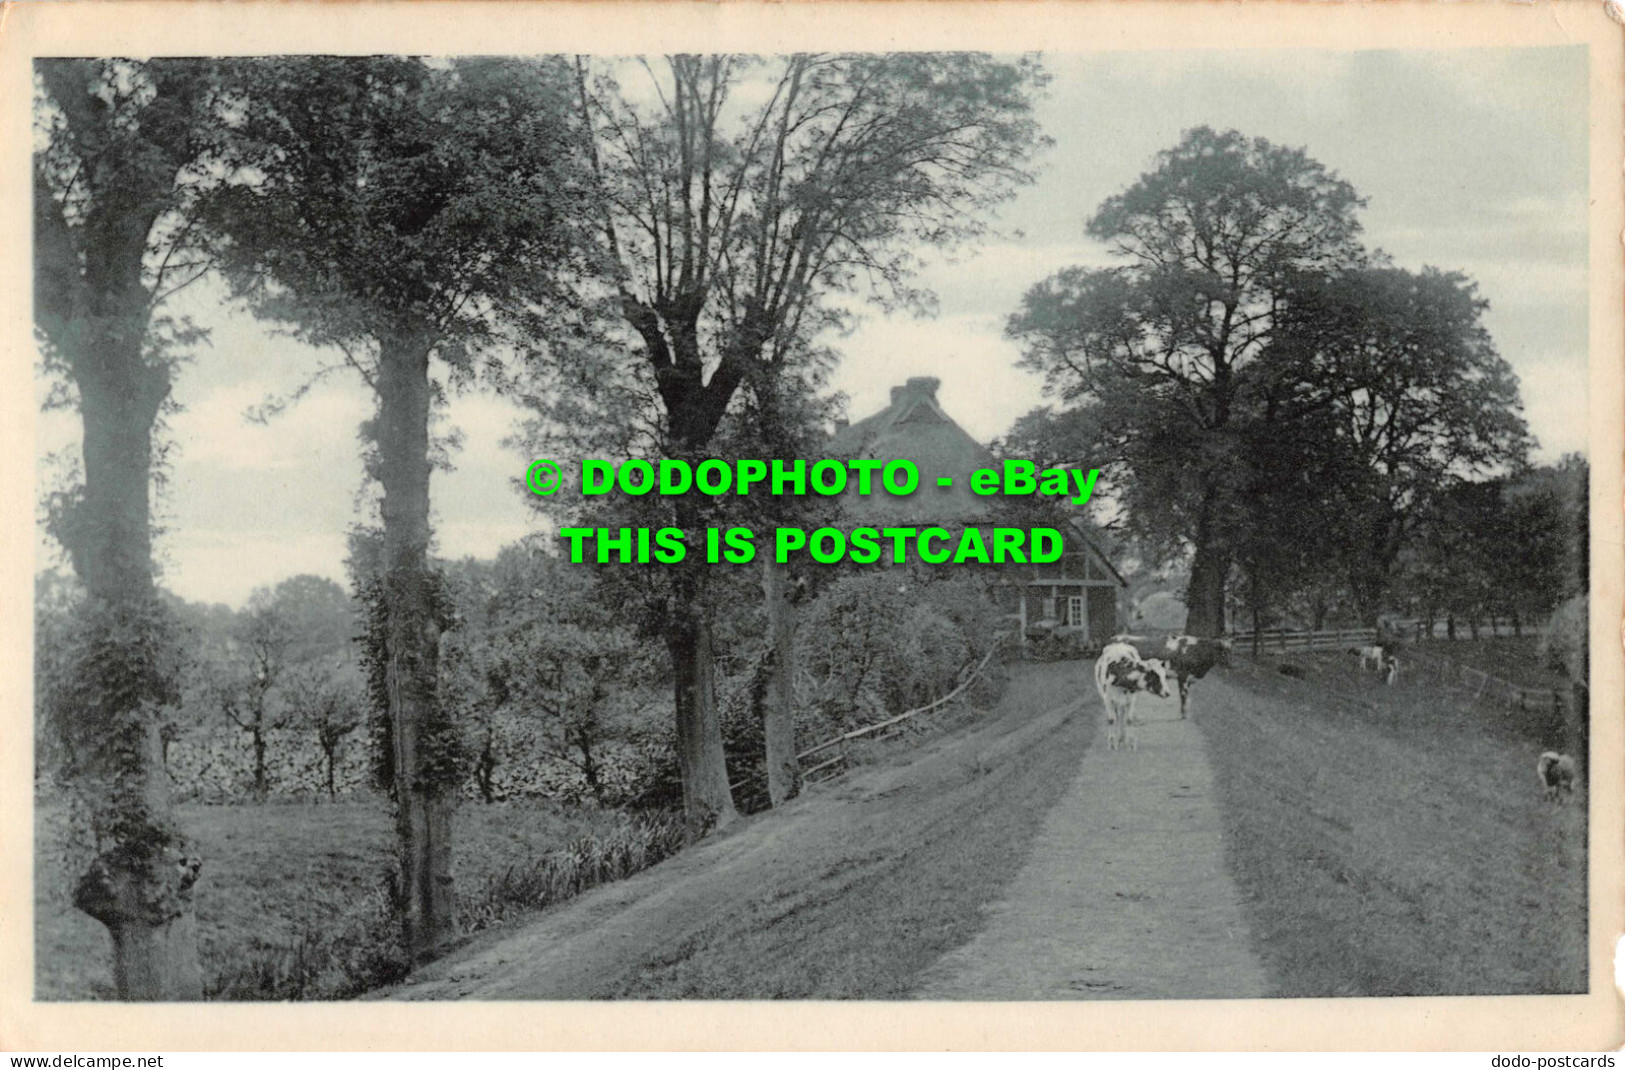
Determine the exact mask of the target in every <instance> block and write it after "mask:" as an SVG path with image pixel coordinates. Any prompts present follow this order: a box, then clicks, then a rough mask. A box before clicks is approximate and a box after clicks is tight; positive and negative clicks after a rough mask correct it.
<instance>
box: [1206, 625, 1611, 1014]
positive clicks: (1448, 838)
mask: <svg viewBox="0 0 1625 1070" xmlns="http://www.w3.org/2000/svg"><path fill="white" fill-rule="evenodd" d="M1517 642H1518V641H1516V640H1499V641H1497V644H1498V645H1503V644H1516V643H1517ZM1523 642H1524V643H1525V644H1529V643H1532V641H1531V640H1524V641H1523ZM1439 645H1441V646H1443V645H1444V644H1439ZM1476 645H1477V644H1469V643H1458V644H1453V645H1452V654H1451V655H1450V656H1456V655H1457V654H1459V653H1466V651H1467V649H1468V648H1469V647H1473V646H1476ZM1531 649H1532V648H1531ZM1479 653H1480V655H1481V656H1482V657H1485V658H1489V657H1491V656H1492V655H1491V654H1490V653H1488V652H1482V651H1481V652H1479ZM1494 656H1495V657H1497V658H1498V663H1497V664H1496V665H1495V668H1496V670H1497V672H1498V674H1500V675H1503V676H1505V675H1506V674H1507V673H1508V672H1514V673H1516V672H1520V671H1522V672H1526V673H1527V672H1531V671H1535V672H1538V669H1536V670H1531V669H1530V668H1529V667H1528V666H1527V665H1522V667H1521V668H1520V667H1519V664H1518V663H1517V661H1516V654H1515V652H1512V651H1506V650H1503V651H1501V652H1500V653H1499V654H1498V655H1494ZM1527 656H1528V655H1527V654H1526V655H1525V657H1527ZM1275 660H1276V659H1272V658H1266V659H1264V660H1263V661H1262V662H1261V663H1257V664H1255V663H1253V662H1252V661H1251V660H1250V659H1248V658H1241V657H1238V658H1237V659H1236V667H1235V668H1233V669H1232V670H1230V671H1229V672H1228V673H1226V674H1225V675H1224V679H1225V680H1226V682H1228V683H1229V684H1231V685H1233V686H1234V688H1235V689H1236V694H1237V696H1238V697H1237V698H1236V699H1235V700H1234V701H1219V700H1218V695H1217V693H1216V692H1215V691H1210V692H1209V694H1210V695H1212V696H1214V698H1213V700H1212V701H1207V702H1204V701H1203V699H1204V696H1203V695H1202V687H1201V685H1200V684H1198V685H1197V687H1196V688H1195V689H1194V690H1195V695H1194V705H1195V712H1194V713H1193V716H1194V717H1195V718H1196V720H1197V724H1198V725H1199V726H1200V727H1201V729H1202V731H1203V733H1204V735H1205V737H1206V739H1207V743H1208V748H1209V753H1210V756H1211V759H1212V762H1213V764H1214V769H1215V773H1216V775H1217V778H1218V783H1219V792H1220V797H1221V802H1222V805H1223V810H1224V815H1225V824H1226V834H1227V851H1228V855H1229V862H1230V866H1231V868H1232V870H1233V872H1234V873H1235V876H1236V878H1237V881H1238V884H1239V885H1240V887H1241V890H1242V893H1243V896H1244V899H1245V903H1244V908H1245V910H1246V912H1247V914H1248V916H1249V922H1250V925H1251V927H1252V929H1253V938H1254V945H1255V947H1256V949H1257V951H1258V953H1259V955H1260V957H1261V958H1262V959H1263V960H1264V963H1265V966H1266V968H1267V969H1269V970H1270V971H1271V973H1272V975H1273V979H1274V980H1275V982H1276V984H1277V985H1278V986H1279V992H1278V994H1279V995H1283V996H1355V995H1359V996H1377V995H1469V994H1480V995H1488V994H1504V993H1558V992H1578V991H1584V990H1585V987H1586V932H1585V929H1586V898H1585V896H1586V844H1585V832H1586V810H1585V806H1584V804H1583V802H1582V801H1579V800H1577V801H1576V802H1575V803H1573V804H1570V805H1566V806H1554V805H1551V804H1547V803H1544V802H1543V801H1542V800H1541V795H1540V788H1539V784H1538V782H1537V779H1536V775H1535V759H1536V757H1537V756H1538V754H1539V752H1540V747H1539V745H1538V744H1537V743H1535V742H1534V741H1532V740H1530V739H1529V738H1527V737H1526V736H1522V735H1519V734H1517V733H1515V732H1512V731H1508V730H1507V729H1506V726H1505V722H1503V721H1501V720H1500V719H1497V718H1493V717H1486V716H1485V715H1484V711H1482V710H1474V709H1469V708H1466V704H1465V699H1463V698H1461V697H1459V696H1452V695H1448V694H1447V693H1445V692H1444V691H1442V690H1440V689H1438V688H1437V687H1434V686H1432V685H1429V684H1427V683H1426V682H1418V681H1416V680H1414V679H1413V680H1410V681H1406V680H1404V679H1403V678H1402V680H1401V683H1400V684H1398V685H1397V686H1395V687H1392V688H1388V687H1384V686H1381V684H1380V683H1379V681H1378V678H1377V677H1376V676H1375V675H1374V674H1361V673H1359V672H1358V671H1357V668H1356V664H1355V662H1354V659H1352V658H1348V657H1345V656H1342V655H1335V654H1324V655H1301V656H1294V657H1292V658H1291V659H1290V660H1291V661H1292V662H1293V663H1294V664H1295V665H1297V666H1298V667H1299V668H1300V669H1301V670H1302V671H1303V673H1304V675H1303V677H1302V678H1300V679H1292V678H1288V677H1286V676H1284V675H1281V674H1280V673H1279V672H1277V671H1275V667H1274V666H1275ZM1486 667H1488V666H1486Z"/></svg>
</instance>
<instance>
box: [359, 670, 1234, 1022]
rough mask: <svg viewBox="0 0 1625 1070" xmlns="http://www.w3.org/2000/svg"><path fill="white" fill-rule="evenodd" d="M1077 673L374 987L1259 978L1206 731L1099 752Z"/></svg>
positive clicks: (734, 987)
mask: <svg viewBox="0 0 1625 1070" xmlns="http://www.w3.org/2000/svg"><path fill="white" fill-rule="evenodd" d="M1086 681H1087V675H1086V670H1085V669H1084V668H1081V667H1080V666H1079V665H1078V664H1076V663H1072V664H1056V665H1023V666H1016V667H1015V671H1014V677H1013V679H1012V683H1011V686H1010V688H1009V689H1008V691H1007V693H1006V694H1005V696H1004V699H1003V700H1002V701H1001V703H1000V705H999V707H998V709H996V710H994V711H992V712H991V713H990V714H983V715H979V716H978V717H977V718H976V719H975V720H974V721H972V723H970V724H969V725H966V726H964V727H961V728H959V729H956V730H954V731H952V732H950V733H947V734H945V735H943V736H940V737H938V738H936V739H934V740H930V741H928V742H924V743H922V744H919V745H917V746H915V747H914V748H912V749H908V750H906V751H902V752H899V753H897V754H895V755H893V756H891V757H890V758H889V759H888V762H887V764H882V765H879V766H870V767H867V768H861V769H859V770H858V771H856V772H854V773H852V774H850V775H849V776H848V777H847V778H846V779H845V780H844V781H842V782H840V783H838V784H835V785H831V786H825V787H821V788H816V789H814V790H813V791H811V792H809V793H808V794H807V795H805V796H803V797H802V798H801V799H799V800H796V801H795V802H794V803H792V804H791V805H790V806H788V807H786V808H784V809H783V810H782V811H780V812H777V813H773V814H767V815H762V816H760V817H757V818H754V819H752V820H750V821H748V822H745V823H744V824H743V825H742V827H738V828H736V829H733V830H730V831H729V832H727V833H726V834H723V835H720V836H718V837H716V838H715V839H713V840H711V841H708V842H706V843H704V844H701V845H699V846H697V847H694V848H691V849H689V850H687V851H684V852H682V853H681V854H680V855H678V856H677V857H676V858H673V859H671V860H669V861H667V862H666V863H664V864H662V865H660V866H658V867H655V868H654V869H652V870H649V871H646V872H645V873H642V874H639V875H638V876H636V877H633V878H631V879H630V880H626V881H622V882H619V883H617V884H613V885H608V886H605V887H601V888H598V889H595V890H594V891H592V892H589V893H587V894H585V895H583V896H581V897H580V898H578V899H576V900H574V901H572V902H570V903H566V904H563V905H562V906H561V907H559V908H557V909H554V910H550V911H547V912H545V913H543V914H540V915H538V916H537V917H536V918H535V919H534V920H532V921H530V922H527V923H523V924H521V925H518V926H513V927H509V928H506V929H503V930H500V931H497V932H491V933H487V934H482V935H481V937H479V938H477V939H476V940H475V941H473V942H472V943H471V944H470V945H468V946H467V947H464V948H462V949H460V950H458V951H456V952H453V953H452V954H450V955H448V956H447V957H446V958H444V959H442V960H441V961H439V962H436V963H434V964H432V965H430V966H428V967H426V968H424V969H423V970H420V971H419V972H418V973H417V974H416V975H414V977H413V978H412V979H411V980H410V981H409V982H407V983H406V984H404V985H402V986H399V987H397V988H394V989H391V990H387V991H385V992H381V993H378V994H377V995H378V996H379V997H381V998H386V999H459V998H468V999H615V998H645V999H650V998H652V999H680V998H690V999H692V998H699V999H907V998H922V997H923V998H936V999H1035V998H1039V999H1041V998H1058V999H1084V998H1136V997H1156V996H1184V997H1196V996H1206V995H1226V996H1237V997H1241V996H1250V995H1259V994H1262V993H1263V992H1264V980H1263V977H1262V975H1261V973H1260V971H1259V968H1258V965H1257V963H1256V962H1255V961H1254V960H1253V959H1252V957H1251V956H1250V955H1249V954H1248V952H1247V950H1246V932H1245V929H1244V927H1243V925H1242V922H1241V918H1240V914H1239V911H1238V909H1237V907H1236V896H1235V892H1234V889H1233V888H1232V886H1231V885H1230V883H1229V879H1228V877H1227V876H1226V875H1225V873H1224V870H1223V866H1222V860H1221V858H1220V840H1219V831H1218V820H1217V816H1216V811H1215V809H1214V803H1213V800H1212V798H1211V797H1210V794H1211V793H1210V790H1209V789H1210V782H1209V774H1208V771H1207V768H1206V764H1205V759H1204V757H1203V754H1202V750H1201V746H1202V745H1201V741H1200V738H1199V737H1198V736H1197V734H1196V731H1195V729H1194V727H1193V726H1192V725H1191V724H1189V723H1183V724H1182V723H1179V722H1177V721H1173V722H1168V721H1166V720H1164V721H1161V722H1159V723H1152V724H1142V725H1141V729H1140V731H1141V741H1140V749H1139V750H1138V751H1137V752H1133V753H1121V754H1107V753H1106V751H1105V748H1104V745H1103V743H1102V742H1098V741H1094V737H1095V734H1096V722H1097V721H1098V719H1099V716H1100V709H1099V707H1100V703H1099V699H1098V698H1097V697H1096V696H1095V694H1094V688H1093V686H1092V683H1087V682H1086ZM1151 714H1152V716H1162V717H1166V716H1167V712H1166V711H1162V710H1153V711H1151ZM1174 716H1176V717H1177V711H1175V712H1174ZM1092 742H1093V745H1091V743H1092Z"/></svg>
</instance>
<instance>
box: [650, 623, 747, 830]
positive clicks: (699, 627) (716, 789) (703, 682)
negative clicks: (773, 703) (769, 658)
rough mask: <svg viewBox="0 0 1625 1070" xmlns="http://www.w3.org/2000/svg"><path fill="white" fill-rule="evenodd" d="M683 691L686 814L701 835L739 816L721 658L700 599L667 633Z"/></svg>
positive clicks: (681, 761) (680, 746) (680, 731)
mask: <svg viewBox="0 0 1625 1070" xmlns="http://www.w3.org/2000/svg"><path fill="white" fill-rule="evenodd" d="M666 646H667V649H668V650H670V651H671V664H672V672H673V674H674V675H675V677H676V681H677V683H676V691H677V763H678V768H679V769H680V770H681V772H682V777H683V813H684V815H685V817H686V819H687V822H688V827H689V830H690V832H691V833H692V834H694V835H696V836H701V835H704V834H705V833H706V832H708V831H710V830H711V829H713V828H717V829H720V828H724V827H726V826H727V825H729V824H731V823H732V822H733V821H734V819H735V818H737V817H738V816H739V812H738V811H737V810H735V809H734V802H733V793H732V792H731V791H730V790H729V788H728V765H727V759H726V757H725V755H724V753H723V747H722V721H721V718H720V717H719V716H718V714H717V703H716V658H715V652H714V651H713V650H712V648H711V623H710V621H709V620H708V619H707V617H706V614H705V612H704V610H703V609H702V608H701V607H700V606H699V605H698V604H696V603H695V602H690V603H689V604H688V612H686V613H685V612H681V611H679V613H678V614H677V615H676V617H675V619H674V620H673V621H672V622H671V625H670V627H669V629H668V630H667V633H666Z"/></svg>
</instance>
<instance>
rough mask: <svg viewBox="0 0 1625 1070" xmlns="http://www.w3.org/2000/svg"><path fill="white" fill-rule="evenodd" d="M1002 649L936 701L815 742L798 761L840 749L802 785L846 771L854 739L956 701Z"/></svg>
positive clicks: (993, 649) (995, 646)
mask: <svg viewBox="0 0 1625 1070" xmlns="http://www.w3.org/2000/svg"><path fill="white" fill-rule="evenodd" d="M998 652H999V641H998V640H994V642H993V646H992V647H990V648H989V649H988V652H987V653H986V654H985V655H983V657H982V660H981V661H980V662H978V663H977V664H976V667H975V668H974V669H972V670H971V672H970V675H968V676H966V677H965V679H964V680H963V681H961V682H960V684H959V686H958V687H956V688H954V689H953V690H952V691H950V692H948V693H947V694H946V695H943V696H942V697H941V698H939V699H937V700H936V701H935V702H932V703H929V704H927V705H924V706H920V707H917V708H915V709H912V710H905V711H904V712H902V713H900V714H898V715H897V716H896V717H888V718H886V719H885V720H884V721H876V722H875V723H874V724H869V725H864V726H863V727H862V728H854V729H853V730H852V731H850V732H845V733H842V734H841V735H838V736H836V737H835V738H834V739H826V740H825V741H824V742H822V743H818V744H814V745H813V746H811V747H808V748H807V749H806V750H804V751H802V752H801V753H800V754H798V755H796V761H797V762H804V761H806V760H807V759H808V758H811V757H813V756H814V755H818V754H824V753H826V752H828V751H830V750H835V751H836V753H835V755H834V756H833V757H830V758H826V759H825V760H823V761H821V762H819V763H818V764H817V765H814V766H812V767H810V768H806V769H803V770H802V771H801V782H802V784H804V785H805V784H814V783H819V782H821V781H824V780H830V779H833V778H834V777H837V776H839V775H840V774H841V773H842V772H844V770H843V769H842V768H841V766H843V765H844V764H845V763H846V761H847V758H848V754H847V750H846V745H847V744H848V743H851V742H852V741H853V740H857V739H862V738H864V737H865V736H873V735H879V734H880V733H882V732H885V731H887V730H888V729H892V728H896V727H897V726H898V725H900V724H902V723H904V722H905V721H910V720H912V719H914V718H915V717H918V716H920V715H921V714H922V713H930V712H931V711H932V710H936V709H941V708H942V707H943V706H946V705H947V704H948V703H950V702H952V701H954V700H955V699H956V698H958V697H959V696H960V695H963V694H964V693H965V692H966V691H967V690H969V689H970V686H971V685H972V684H974V683H975V682H976V681H977V680H978V679H979V678H980V677H981V675H982V673H983V672H984V671H985V670H986V669H987V665H988V662H990V661H992V660H993V655H994V654H997V653H998ZM967 664H968V663H967ZM816 773H823V774H824V776H822V777H819V778H817V779H816V780H815V779H814V774H816ZM751 779H753V778H746V779H745V780H741V781H739V782H738V783H736V784H730V785H729V787H730V788H731V789H734V790H738V789H739V788H741V787H744V786H745V785H746V784H748V783H750V780H751Z"/></svg>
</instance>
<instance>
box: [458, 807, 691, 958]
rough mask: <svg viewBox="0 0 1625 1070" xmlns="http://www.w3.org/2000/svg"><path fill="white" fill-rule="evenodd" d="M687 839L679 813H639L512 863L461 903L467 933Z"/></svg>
mask: <svg viewBox="0 0 1625 1070" xmlns="http://www.w3.org/2000/svg"><path fill="white" fill-rule="evenodd" d="M687 843H688V831H687V829H686V828H685V826H684V824H683V820H682V818H681V817H680V816H678V815H670V814H660V815H655V816H643V815H639V816H636V817H634V818H632V820H631V821H630V822H629V823H628V824H626V825H624V826H622V827H621V828H618V829H615V830H614V831H612V832H610V833H608V834H607V835H601V836H582V837H579V838H578V839H576V840H574V841H572V842H571V844H570V845H569V846H568V847H565V848H562V849H560V850H557V851H549V852H548V853H547V854H545V855H543V856H542V857H540V858H538V859H536V861H534V862H532V863H530V864H528V865H521V866H510V867H509V868H508V869H507V870H506V871H504V872H502V873H500V874H497V875H495V876H493V877H491V878H489V879H487V880H486V882H485V883H484V884H483V885H482V886H481V887H480V888H479V889H478V890H477V891H475V892H474V893H473V894H471V895H469V896H467V897H466V898H465V899H464V900H463V903H462V919H461V920H462V926H463V931H464V932H469V933H475V932H479V931H480V930H481V929H489V928H491V927H492V926H495V925H500V924H501V923H502V922H504V921H507V920H508V919H509V918H512V917H514V916H515V915H517V914H523V913H525V912H527V911H532V910H541V909H543V908H544V907H549V906H552V905H553V904H554V903H559V902H562V901H564V900H566V899H569V898H571V897H573V896H576V895H580V894H581V893H582V892H584V891H586V890H587V889H589V888H594V887H596V886H598V885H600V884H608V883H609V882H610V881H618V880H621V879H623V878H625V877H630V876H631V875H632V874H634V873H637V872H638V871H639V870H644V869H648V868H649V867H650V866H652V865H655V864H656V863H657V862H660V861H662V860H664V859H666V858H669V857H670V856H672V855H673V854H676V853H677V852H678V851H679V850H681V849H682V848H683V847H684V846H685V845H686V844H687Z"/></svg>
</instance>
